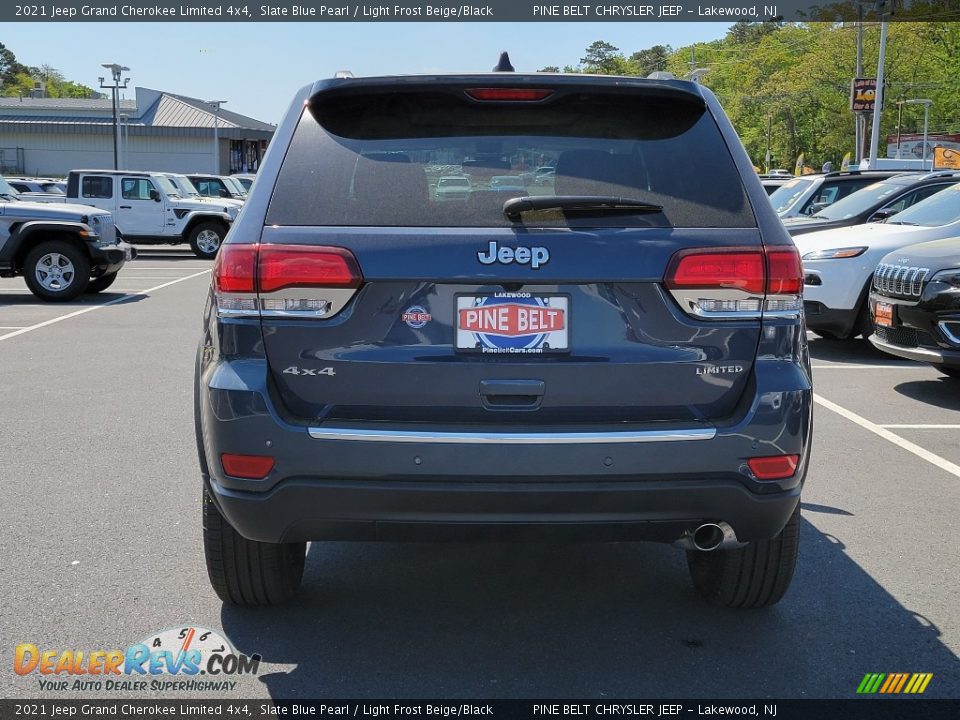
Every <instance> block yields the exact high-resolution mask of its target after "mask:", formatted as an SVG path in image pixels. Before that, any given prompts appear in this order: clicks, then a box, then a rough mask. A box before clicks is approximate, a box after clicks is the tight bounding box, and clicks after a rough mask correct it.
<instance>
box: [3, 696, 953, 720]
mask: <svg viewBox="0 0 960 720" xmlns="http://www.w3.org/2000/svg"><path fill="white" fill-rule="evenodd" d="M70 717H80V718H97V717H106V718H198V717H200V718H202V717H225V718H241V719H242V718H251V719H254V720H258V719H259V718H279V717H290V718H293V717H297V718H305V717H312V718H364V720H370V719H371V718H407V719H409V718H418V719H420V718H450V717H463V718H481V717H483V718H498V719H499V720H526V719H528V718H529V719H531V720H540V719H546V718H565V719H566V720H571V719H573V718H596V719H600V718H602V719H603V720H609V719H610V718H623V717H630V718H634V717H643V718H648V717H649V718H653V717H658V718H726V717H763V718H777V719H778V720H783V719H784V718H785V719H786V720H794V719H795V718H796V719H797V720H812V719H814V718H830V719H831V720H845V719H847V718H850V719H852V720H858V719H859V718H863V719H864V720H888V719H889V720H903V719H904V718H906V719H907V720H910V719H911V718H923V720H940V718H951V719H955V718H958V717H960V699H956V700H930V699H920V698H916V699H909V700H908V699H894V698H882V699H879V698H874V699H871V698H856V699H850V700H722V701H717V700H683V701H669V700H631V701H619V702H596V701H588V700H582V701H577V702H574V701H570V700H565V701H562V702H559V701H553V700H491V701H484V700H469V701H460V700H458V701H452V700H413V701H411V700H405V701H401V702H396V701H393V700H375V701H371V700H363V701H357V700H299V701H296V702H292V701H285V700H0V719H2V720H6V719H7V718H70Z"/></svg>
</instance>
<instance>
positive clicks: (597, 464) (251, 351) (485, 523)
mask: <svg viewBox="0 0 960 720" xmlns="http://www.w3.org/2000/svg"><path fill="white" fill-rule="evenodd" d="M546 166H549V167H552V168H554V171H553V172H552V173H550V176H549V177H543V178H539V177H538V178H537V181H536V182H533V181H529V180H526V179H528V178H532V177H533V175H534V173H533V171H534V170H535V169H536V168H540V167H546ZM506 175H509V176H511V177H514V178H516V180H515V181H514V183H515V185H514V186H512V187H511V188H510V191H509V192H504V191H502V189H500V188H499V187H496V184H497V183H496V182H494V181H493V178H494V177H502V176H506ZM451 176H453V177H458V178H460V177H465V178H467V179H468V181H469V182H463V181H460V182H461V183H462V184H463V186H464V187H465V188H468V190H467V191H466V192H465V193H463V194H458V195H457V196H450V195H449V194H447V193H438V192H437V186H438V180H439V179H440V178H441V177H445V178H446V177H451ZM258 177H259V179H258V181H257V183H256V185H255V187H254V188H253V191H252V194H251V195H250V197H249V199H248V200H247V203H246V207H245V208H244V211H243V213H242V214H241V215H240V217H239V219H238V220H237V222H236V223H235V224H234V226H233V228H232V230H231V232H230V234H229V237H228V238H227V240H226V242H225V244H224V245H223V248H222V249H221V251H220V254H219V257H218V259H217V262H216V266H215V269H214V273H213V282H212V287H211V290H210V295H209V300H208V303H207V306H206V312H205V318H204V327H205V329H204V336H203V340H202V343H201V346H200V350H199V353H198V360H197V375H196V425H197V442H198V447H199V454H200V465H201V471H202V475H203V493H204V498H203V527H204V541H205V548H206V558H207V567H208V570H209V575H210V579H211V582H212V584H213V587H214V589H215V590H216V592H217V593H218V594H219V596H220V597H221V598H222V599H223V600H224V601H227V602H231V603H237V604H247V605H261V604H273V603H278V602H281V601H283V600H286V599H288V598H290V597H291V596H292V595H293V594H294V593H295V592H296V589H297V586H298V585H299V583H300V580H301V576H302V572H303V565H304V557H305V551H306V543H307V542H309V541H322V540H364V541H367V540H447V539H487V540H490V539H494V540H511V541H512V540H519V539H536V540H550V541H555V540H565V539H586V540H609V541H633V540H649V541H657V542H664V543H673V544H676V545H678V546H679V547H681V548H684V549H685V550H686V551H687V557H688V563H689V567H690V572H691V576H692V579H693V584H694V586H695V588H696V589H697V590H698V591H699V592H700V593H701V594H702V595H703V596H704V597H705V598H706V599H707V600H708V601H710V602H713V603H717V604H721V605H727V606H733V607H760V606H765V605H770V604H772V603H775V602H777V601H778V600H779V599H780V598H781V596H782V595H783V593H784V592H785V590H786V589H787V587H788V585H789V583H790V580H791V578H792V576H793V569H794V566H795V562H796V555H797V543H798V537H799V503H800V491H801V486H802V484H803V479H804V476H805V473H806V468H807V459H808V457H809V452H810V437H811V381H810V366H809V357H808V351H807V344H806V335H805V329H804V321H803V316H802V307H803V304H802V298H801V290H802V273H801V266H800V260H799V258H798V256H797V251H796V250H795V248H794V245H793V243H792V242H791V240H790V237H789V236H788V235H787V233H786V231H785V230H784V229H783V226H782V225H781V223H780V221H779V219H778V218H777V216H776V214H775V213H774V212H773V209H772V208H771V206H770V202H769V200H768V199H767V195H766V193H765V192H764V190H763V188H762V187H761V185H760V182H759V180H757V177H756V173H755V172H754V170H753V167H752V165H751V162H750V160H749V159H748V157H747V154H746V153H745V151H744V149H743V147H742V145H741V143H740V141H739V140H738V138H737V135H736V134H735V132H734V130H733V128H732V127H731V125H730V123H729V121H728V120H727V118H726V116H725V115H724V113H723V111H722V110H721V108H720V106H719V104H718V103H717V101H716V99H715V98H714V96H713V95H712V94H711V93H710V92H709V90H707V89H705V88H703V87H702V86H700V85H697V84H693V83H689V82H684V81H678V80H670V79H666V80H664V79H640V78H628V77H603V76H593V75H564V74H556V75H554V74H519V73H513V72H494V73H488V74H476V75H432V76H411V77H372V78H352V77H344V78H340V77H338V78H334V79H329V80H322V81H320V82H317V83H315V84H313V85H310V86H307V87H305V88H303V89H302V90H301V91H300V92H299V93H298V94H297V96H296V97H295V98H294V100H293V102H292V104H291V106H290V109H289V111H288V112H287V114H286V117H285V119H284V120H283V122H282V124H281V125H280V127H279V128H278V130H277V132H276V136H275V138H274V140H273V142H272V144H271V146H270V150H269V152H268V153H267V156H266V158H265V159H264V162H263V165H262V167H261V169H260V172H259V176H258Z"/></svg>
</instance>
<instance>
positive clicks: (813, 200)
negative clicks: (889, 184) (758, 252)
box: [770, 170, 897, 219]
mask: <svg viewBox="0 0 960 720" xmlns="http://www.w3.org/2000/svg"><path fill="white" fill-rule="evenodd" d="M896 174H897V172H896V171H893V170H888V171H878V172H856V171H854V172H849V171H848V172H833V173H826V174H825V175H824V174H816V175H802V176H800V177H795V178H793V179H791V180H788V181H787V182H786V183H784V184H783V186H782V187H780V188H778V189H777V190H776V191H775V192H773V193H772V194H771V195H770V202H771V204H772V205H773V209H774V210H776V212H777V215H779V216H780V218H781V219H786V218H791V217H799V216H803V215H813V214H814V213H816V212H819V211H820V210H822V209H823V208H825V207H827V206H828V205H830V204H832V203H835V202H836V201H837V200H841V199H843V198H845V197H846V196H847V195H850V194H852V193H855V192H856V191H857V190H860V189H861V188H865V187H866V186H867V185H871V184H873V183H875V182H877V181H878V180H883V179H884V178H888V177H892V176H893V175H896Z"/></svg>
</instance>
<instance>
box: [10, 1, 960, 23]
mask: <svg viewBox="0 0 960 720" xmlns="http://www.w3.org/2000/svg"><path fill="white" fill-rule="evenodd" d="M859 13H860V15H859V18H858V3H857V2H856V0H835V1H833V2H829V1H828V0H779V1H777V0H773V1H772V2H762V3H757V2H752V1H751V0H742V1H739V0H714V1H713V2H703V1H700V0H697V1H690V0H673V1H672V2H670V3H663V4H654V3H650V4H646V3H643V2H640V3H636V4H615V3H596V2H593V3H588V2H585V3H579V4H574V3H570V2H562V3H553V4H551V3H550V1H549V0H547V1H546V2H540V3H537V2H530V1H529V0H479V1H477V2H471V3H464V4H455V2H454V0H446V1H444V0H434V1H432V2H430V1H427V2H403V3H398V4H393V3H381V4H376V3H355V2H340V1H339V0H329V2H328V3H326V4H322V3H318V2H316V0H299V2H295V1H293V0H273V1H272V2H268V3H263V4H261V2H259V1H258V2H257V3H255V4H254V3H248V2H246V1H245V0H235V1H234V2H229V1H228V0H184V2H173V1H171V0H127V1H126V2H115V1H113V0H107V1H104V0H100V1H99V2H97V1H96V0H94V1H93V2H83V1H82V0H54V1H53V2H39V3H30V4H19V3H17V4H7V3H3V4H2V7H0V22H110V21H116V22H434V21H439V22H461V21H471V22H723V23H732V22H738V21H748V22H816V21H819V22H840V21H845V22H851V21H855V20H857V19H863V20H867V21H875V20H877V19H878V18H879V17H880V16H882V17H883V18H884V19H888V20H894V21H940V22H955V21H960V3H958V0H885V1H882V2H877V1H876V0H861V2H860V3H859Z"/></svg>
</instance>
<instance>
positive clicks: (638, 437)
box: [308, 427, 717, 445]
mask: <svg viewBox="0 0 960 720" xmlns="http://www.w3.org/2000/svg"><path fill="white" fill-rule="evenodd" d="M308 432H309V433H310V437H312V438H316V439H317V440H357V441H361V442H409V443H454V444H483V443H489V444H493V445H591V444H604V443H643V442H678V441H687V440H711V439H712V438H714V437H716V434H717V431H716V428H690V429H686V430H638V431H628V432H556V433H523V432H432V431H424V430H363V429H357V428H336V427H315V428H310V429H309V431H308Z"/></svg>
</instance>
